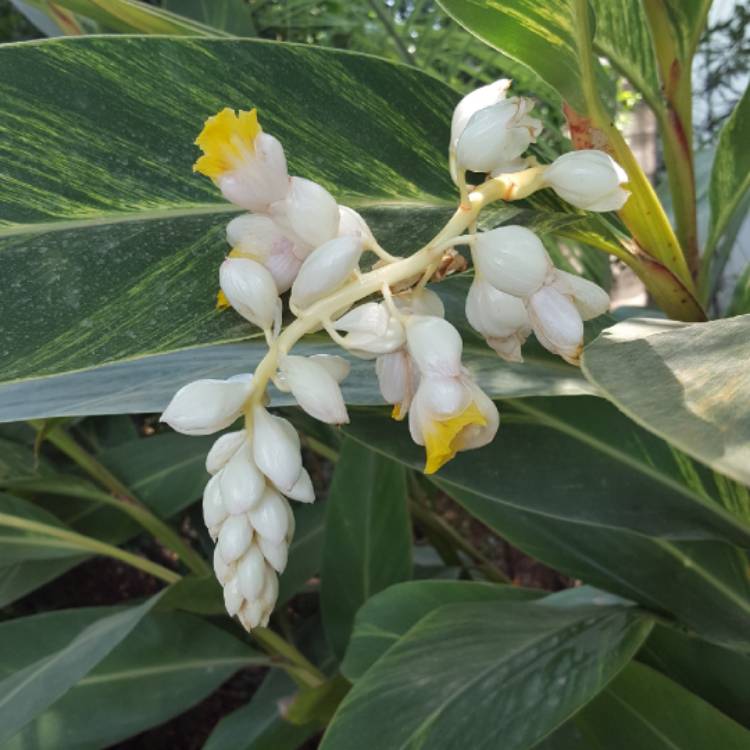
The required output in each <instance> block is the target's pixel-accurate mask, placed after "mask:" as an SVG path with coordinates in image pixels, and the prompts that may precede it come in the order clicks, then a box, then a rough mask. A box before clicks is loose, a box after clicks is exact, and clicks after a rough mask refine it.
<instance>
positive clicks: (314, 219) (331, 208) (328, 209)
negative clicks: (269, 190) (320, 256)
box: [271, 177, 340, 247]
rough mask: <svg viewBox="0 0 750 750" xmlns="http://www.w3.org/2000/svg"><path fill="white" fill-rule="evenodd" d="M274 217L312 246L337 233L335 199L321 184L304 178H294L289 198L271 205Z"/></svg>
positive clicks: (337, 221)
mask: <svg viewBox="0 0 750 750" xmlns="http://www.w3.org/2000/svg"><path fill="white" fill-rule="evenodd" d="M271 215H272V216H273V218H274V219H275V221H276V222H277V223H278V224H279V225H280V226H281V227H283V228H284V229H287V230H288V231H290V232H291V233H292V235H293V236H295V237H298V238H299V239H300V240H301V241H302V243H304V244H307V245H308V246H309V247H318V246H320V245H322V244H323V243H324V242H328V241H329V240H331V239H333V238H334V237H336V235H337V234H338V230H339V220H340V217H339V207H338V205H337V203H336V200H335V199H334V197H333V196H332V195H331V194H330V193H329V192H328V191H327V190H326V189H325V188H324V187H323V186H322V185H318V183H317V182H313V181H312V180H307V179H305V178H304V177H292V179H291V181H290V186H289V192H288V193H287V195H286V198H285V199H284V200H283V201H280V202H279V203H275V204H274V205H273V206H271Z"/></svg>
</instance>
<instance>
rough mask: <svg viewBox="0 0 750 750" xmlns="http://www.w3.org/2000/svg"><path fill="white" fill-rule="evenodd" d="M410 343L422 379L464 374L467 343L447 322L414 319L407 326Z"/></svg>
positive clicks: (411, 352) (408, 344) (418, 317)
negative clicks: (464, 356) (463, 351)
mask: <svg viewBox="0 0 750 750" xmlns="http://www.w3.org/2000/svg"><path fill="white" fill-rule="evenodd" d="M406 342H407V346H408V348H409V354H410V355H411V356H412V358H413V359H414V361H415V362H416V365H417V367H418V368H419V372H420V373H421V374H422V375H444V376H455V375H458V374H459V373H460V372H461V351H462V349H463V342H462V341H461V335H460V334H459V332H458V331H457V330H456V329H455V328H454V327H453V326H452V325H451V324H450V323H449V322H448V321H447V320H443V318H437V317H434V316H432V315H415V316H413V317H412V318H410V319H409V322H408V324H407V326H406Z"/></svg>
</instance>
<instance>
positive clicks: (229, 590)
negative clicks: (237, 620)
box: [224, 575, 244, 617]
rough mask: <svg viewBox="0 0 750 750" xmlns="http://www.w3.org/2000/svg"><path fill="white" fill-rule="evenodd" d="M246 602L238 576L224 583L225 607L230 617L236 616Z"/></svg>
mask: <svg viewBox="0 0 750 750" xmlns="http://www.w3.org/2000/svg"><path fill="white" fill-rule="evenodd" d="M243 602H244V597H243V596H242V592H241V591H240V587H239V583H238V581H237V576H236V575H235V576H234V577H232V578H230V579H229V580H228V581H227V582H226V584H225V585H224V607H225V608H226V610H227V612H228V613H229V616H230V617H234V616H235V615H236V614H237V613H238V612H239V611H240V607H242V604H243Z"/></svg>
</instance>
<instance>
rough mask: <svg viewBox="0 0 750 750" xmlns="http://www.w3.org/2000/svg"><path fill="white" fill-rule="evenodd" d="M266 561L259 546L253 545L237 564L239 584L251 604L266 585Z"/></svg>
mask: <svg viewBox="0 0 750 750" xmlns="http://www.w3.org/2000/svg"><path fill="white" fill-rule="evenodd" d="M265 572H266V561H265V558H264V556H263V552H262V551H261V549H260V547H259V546H258V545H257V544H252V545H251V546H250V548H249V549H248V550H247V552H246V553H245V554H244V555H243V557H242V559H241V560H240V561H239V562H238V563H237V583H238V585H239V589H240V591H241V592H242V595H243V596H244V597H245V599H247V601H249V602H251V601H253V600H254V599H257V598H258V596H259V595H260V592H261V591H262V590H263V586H264V585H265V582H266V581H265Z"/></svg>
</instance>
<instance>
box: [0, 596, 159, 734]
mask: <svg viewBox="0 0 750 750" xmlns="http://www.w3.org/2000/svg"><path fill="white" fill-rule="evenodd" d="M158 599H159V595H157V596H154V597H151V598H150V599H147V600H146V601H145V602H143V603H142V604H139V605H138V606H135V607H127V608H123V607H91V608H81V609H72V610H61V611H57V612H47V613H44V614H41V615H34V616H32V617H23V618H19V619H17V620H11V621H9V622H4V623H1V624H0V642H2V643H3V646H4V647H3V650H2V655H1V656H0V742H5V741H6V740H8V739H9V738H10V737H12V736H13V735H15V734H16V733H17V732H18V731H19V730H20V729H22V728H23V727H24V726H26V724H28V723H29V722H30V721H31V720H32V719H33V718H34V717H35V716H37V715H38V714H40V713H41V712H42V711H44V710H45V709H46V708H47V707H48V706H50V705H51V704H52V703H54V702H55V701H56V700H57V699H58V698H60V697H61V696H62V695H63V694H64V693H66V692H67V691H68V690H69V689H70V688H71V687H72V686H73V685H75V683H76V682H78V680H80V679H81V678H82V677H84V676H85V675H86V674H88V673H89V672H90V671H91V669H92V668H93V667H95V666H96V665H97V664H98V663H99V662H100V661H101V660H102V659H104V657H106V656H107V655H108V654H109V653H110V652H111V651H112V649H114V648H115V646H117V645H118V644H119V643H120V642H121V641H122V640H123V639H124V638H125V637H126V636H127V635H128V634H129V633H130V632H131V631H132V630H133V628H134V627H135V626H136V625H137V624H138V623H139V622H140V620H141V619H142V618H143V617H144V616H145V615H146V614H147V613H148V611H149V610H150V609H151V608H152V607H153V606H154V604H155V603H156V602H157V601H158ZM89 718H90V717H89Z"/></svg>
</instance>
